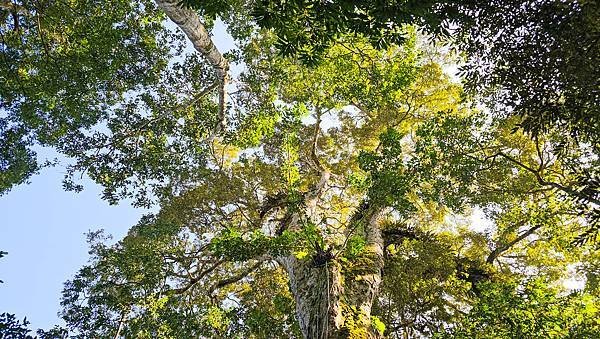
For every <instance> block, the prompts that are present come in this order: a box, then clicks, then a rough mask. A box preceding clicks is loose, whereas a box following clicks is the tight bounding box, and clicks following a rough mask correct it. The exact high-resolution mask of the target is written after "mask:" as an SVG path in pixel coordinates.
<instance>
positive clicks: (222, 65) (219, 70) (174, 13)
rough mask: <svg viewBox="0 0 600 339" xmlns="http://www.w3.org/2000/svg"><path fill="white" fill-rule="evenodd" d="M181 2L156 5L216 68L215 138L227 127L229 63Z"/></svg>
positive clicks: (173, 0) (165, 1)
mask: <svg viewBox="0 0 600 339" xmlns="http://www.w3.org/2000/svg"><path fill="white" fill-rule="evenodd" d="M179 3H180V1H179V0H156V4H157V5H158V7H160V8H161V9H162V10H163V11H164V12H165V14H167V16H168V17H169V19H171V20H172V21H173V22H174V23H175V24H177V26H179V28H181V30H182V31H183V32H184V33H185V35H186V36H187V37H188V39H190V41H191V42H192V44H193V45H194V48H195V49H196V50H197V51H198V52H200V53H201V54H202V55H203V56H204V57H205V58H206V60H207V61H208V62H209V63H210V64H211V65H212V67H213V68H214V70H215V72H216V75H217V81H218V83H219V88H218V92H219V121H218V122H217V125H216V126H215V128H214V131H213V136H214V135H216V134H218V133H220V132H221V131H223V130H224V129H225V127H226V124H227V121H226V115H225V86H227V82H228V72H229V61H227V59H225V58H224V57H223V55H222V54H221V52H219V50H218V49H217V47H216V46H215V44H214V43H213V41H212V39H211V37H210V34H209V32H208V31H207V30H206V27H204V25H203V24H202V22H201V21H200V17H199V16H198V14H197V13H196V12H195V11H194V10H192V9H189V8H184V7H181V6H180V5H179Z"/></svg>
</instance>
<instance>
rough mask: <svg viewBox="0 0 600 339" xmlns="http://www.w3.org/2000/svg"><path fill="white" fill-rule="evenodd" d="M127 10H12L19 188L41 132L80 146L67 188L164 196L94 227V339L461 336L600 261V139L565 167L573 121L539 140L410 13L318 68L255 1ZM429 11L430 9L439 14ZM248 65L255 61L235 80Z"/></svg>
mask: <svg viewBox="0 0 600 339" xmlns="http://www.w3.org/2000/svg"><path fill="white" fill-rule="evenodd" d="M112 2H114V4H113V3H112ZM112 2H111V5H114V6H109V7H106V4H105V3H102V4H99V3H96V2H94V1H81V2H79V1H73V2H68V3H67V2H52V3H40V2H19V3H13V2H11V3H9V4H8V5H10V6H8V7H7V6H4V7H2V8H4V9H5V12H6V13H8V14H10V16H12V17H13V19H14V18H17V19H16V20H17V21H14V20H9V19H6V20H7V21H5V22H4V24H3V25H2V31H1V32H2V34H3V37H4V39H5V40H4V41H3V45H2V46H3V56H5V57H8V56H9V55H10V56H14V60H15V61H14V62H13V63H6V64H5V65H4V66H2V67H3V68H2V72H3V73H2V74H3V77H4V78H5V79H9V80H10V81H7V82H6V84H5V85H4V86H5V87H4V89H3V92H2V93H3V94H2V100H3V105H4V106H3V107H6V108H5V110H6V111H7V114H6V117H3V121H4V123H5V126H6V127H5V128H6V131H7V132H6V133H7V134H6V135H9V134H8V133H9V132H10V133H12V134H11V135H16V136H18V137H16V138H14V137H13V138H12V139H9V138H7V140H16V141H14V142H13V141H11V142H12V143H9V145H13V144H15V145H17V146H18V147H16V146H15V147H16V149H17V150H18V152H8V153H6V154H8V155H6V158H7V160H6V164H9V165H6V166H5V167H2V170H3V173H4V172H6V173H8V174H9V176H8V177H9V178H13V179H11V180H12V181H9V182H8V184H7V185H5V187H7V188H8V187H10V186H11V185H12V184H16V183H18V182H20V181H22V180H24V179H25V178H26V177H27V175H29V174H31V173H32V172H33V171H35V169H36V168H35V166H33V165H32V166H29V167H27V168H28V170H26V171H23V170H20V169H19V168H21V167H19V166H17V167H14V166H13V165H12V164H19V163H22V162H23V161H25V162H26V163H27V161H31V160H32V159H33V154H32V153H31V151H32V150H31V148H30V147H31V145H32V144H35V143H39V144H41V145H50V146H55V147H57V148H58V149H59V150H61V151H62V152H64V153H65V154H67V155H69V156H72V157H73V158H74V163H73V164H72V165H71V167H70V171H69V173H70V175H71V177H70V178H68V180H67V181H66V183H67V188H72V189H78V186H77V183H76V182H75V181H73V175H74V174H75V173H77V172H78V171H79V172H83V173H86V174H88V175H89V176H90V177H91V178H92V179H94V180H96V181H97V182H98V183H100V184H102V185H103V186H104V187H105V196H104V197H105V198H106V199H107V200H109V201H110V202H116V201H118V199H119V198H122V197H131V196H133V197H135V198H136V203H138V204H141V205H147V204H151V203H158V204H159V206H160V211H159V212H157V213H155V214H152V215H147V216H145V217H144V218H142V220H140V222H139V223H138V224H137V225H135V226H134V227H132V228H131V230H130V232H129V234H128V235H127V236H126V237H125V238H124V239H122V240H120V241H119V242H117V243H116V244H114V245H109V244H108V242H107V241H106V240H107V239H106V238H105V237H104V235H103V234H102V233H101V232H95V233H91V234H90V243H91V251H90V254H91V260H90V263H89V264H88V265H86V266H85V267H83V268H82V269H81V270H80V271H79V272H78V274H77V275H76V276H75V277H74V278H73V279H72V280H70V281H68V282H67V283H66V284H65V289H64V293H63V299H62V307H63V309H62V311H61V314H62V317H63V318H64V319H65V321H66V322H67V324H68V327H69V330H70V331H71V332H72V334H73V335H75V336H80V337H143V338H146V337H148V338H155V337H161V338H163V337H165V338H169V337H173V338H181V337H201V336H206V337H283V338H289V337H305V338H348V337H349V338H379V337H383V336H384V335H385V336H390V337H401V336H408V335H412V334H414V333H420V334H422V335H432V334H434V333H446V332H447V330H448V331H449V330H450V329H453V328H457V329H459V328H461V326H462V324H465V321H468V319H471V318H469V316H471V315H470V314H469V313H468V310H469V309H470V308H471V307H473V308H474V309H475V310H476V311H475V312H474V313H473V314H472V317H473V318H472V319H479V318H477V317H479V314H480V313H478V311H477V310H478V309H477V307H479V305H483V306H482V309H484V308H485V307H487V306H490V305H491V306H494V307H495V308H494V309H495V310H498V312H501V311H502V309H503V308H502V307H503V306H502V307H500V306H498V307H496V305H494V304H493V303H492V302H493V300H490V299H489V298H487V299H486V296H487V295H488V294H487V293H488V292H489V290H490V288H489V286H492V285H491V284H502V283H503V282H506V281H515V284H516V285H518V286H526V283H527V281H528V280H530V278H531V277H532V276H533V275H539V276H541V277H542V278H544V279H546V280H547V281H550V282H552V283H554V284H559V283H560V281H561V279H565V278H566V277H567V276H568V275H569V270H568V269H569V268H570V267H573V266H576V265H582V264H588V262H587V259H586V258H589V257H593V256H594V255H596V254H595V253H596V252H595V251H596V250H595V248H594V247H593V246H592V244H582V245H581V246H579V247H577V246H574V245H573V239H574V237H575V236H576V235H577V234H581V233H582V232H584V231H585V230H586V229H587V224H586V222H585V220H583V219H581V218H580V217H579V216H578V215H577V213H573V211H574V209H575V206H576V202H574V201H573V200H570V199H564V197H563V196H562V195H561V194H563V193H564V194H567V195H570V196H573V195H577V194H582V193H581V191H578V190H574V189H573V187H574V184H573V183H576V182H578V180H579V177H577V175H576V174H575V173H573V172H572V171H570V169H571V166H572V165H573V166H574V165H577V166H579V167H578V168H592V169H593V168H594V164H595V163H594V161H596V160H591V163H590V160H589V159H592V158H590V157H589V156H587V155H588V154H593V151H589V152H591V153H589V152H588V153H585V152H586V151H587V150H586V148H582V147H580V145H579V144H573V143H564V146H563V149H564V152H563V153H564V154H563V155H562V156H561V158H556V157H555V156H553V154H554V151H555V148H556V145H559V144H561V142H563V141H564V135H563V133H560V132H561V131H562V130H560V129H558V128H557V129H552V130H548V131H544V133H537V134H535V135H534V137H533V138H532V137H531V135H526V134H524V133H523V132H522V131H520V130H519V131H513V126H514V125H515V123H517V122H518V121H519V119H518V117H515V116H514V115H509V116H500V115H493V114H490V113H489V112H488V111H486V110H480V109H477V108H476V107H475V105H473V104H472V101H470V99H471V98H470V97H468V96H467V95H466V93H465V92H464V91H463V89H462V87H461V86H460V85H459V84H457V83H455V82H453V81H452V80H451V79H450V77H449V76H448V75H446V74H445V73H444V67H445V66H446V65H445V63H446V62H447V59H446V58H447V56H444V55H440V53H439V50H438V49H436V47H435V46H430V45H427V44H426V43H425V42H424V39H423V38H422V36H421V35H420V33H418V30H417V29H416V28H415V27H413V26H402V25H400V24H398V25H397V27H396V28H395V29H398V30H400V31H399V32H398V33H399V35H398V36H401V37H402V39H401V42H402V45H395V44H389V45H388V44H373V39H369V37H368V36H367V37H363V36H356V35H346V34H342V33H343V32H342V31H340V32H339V33H340V34H339V36H337V38H338V39H337V40H336V41H335V43H331V44H323V45H322V46H321V47H319V49H320V50H321V51H320V53H321V54H320V57H319V59H318V60H315V62H314V63H313V64H310V65H309V64H307V63H306V62H305V60H297V59H294V58H288V57H285V56H282V55H278V54H277V53H276V51H277V50H276V46H278V43H277V42H278V41H280V40H278V39H279V38H280V37H278V36H277V35H275V34H274V33H273V32H271V31H268V30H265V29H260V28H258V27H256V26H254V21H253V19H252V18H251V16H250V14H249V12H248V9H247V7H245V6H247V5H248V4H247V3H246V2H244V1H239V2H238V1H216V2H206V3H203V4H201V5H200V6H199V10H198V11H196V10H192V9H190V8H188V7H181V6H179V4H178V3H176V2H175V1H162V0H161V1H158V2H157V6H155V5H154V4H153V3H150V2H148V3H143V5H138V4H132V3H129V2H127V1H122V0H114V1H112ZM329 3H336V2H327V4H329ZM367 3H368V2H365V4H367ZM191 4H192V5H193V3H191ZM259 4H260V3H259ZM265 6H266V5H265ZM423 6H424V7H419V6H417V5H415V6H413V7H414V8H413V7H410V6H409V8H411V10H415V11H417V10H418V9H419V8H425V9H424V10H423V12H422V13H433V14H431V15H432V19H430V20H434V19H433V18H435V15H437V14H436V13H437V12H435V8H436V7H435V6H433V4H429V3H423ZM427 6H429V7H427ZM431 6H433V7H431ZM5 7H6V8H8V9H6V8H5ZM9 7H10V8H9ZM107 8H110V9H107ZM349 8H350V9H352V8H353V7H349ZM159 9H160V10H159ZM307 10H310V11H312V9H311V8H307ZM425 10H426V12H425ZM15 13H16V14H15ZM162 13H164V14H166V16H167V17H168V18H170V19H171V20H172V21H173V22H174V23H175V24H176V25H177V26H178V27H179V28H181V30H182V31H183V32H184V33H185V36H186V37H187V38H188V39H189V40H190V41H191V43H192V45H193V47H194V50H195V51H194V52H190V53H183V52H182V50H183V47H184V42H185V40H184V39H183V37H182V36H181V35H179V34H177V33H175V32H173V31H171V30H170V29H168V28H165V26H163V25H161V22H162V20H163V19H164V16H163V14H162ZM284 13H285V12H284ZM382 13H384V14H386V15H387V13H388V12H385V11H384V12H382ZM411 13H412V12H411ZM82 14H83V15H86V17H85V20H83V19H82V16H81V15H82ZM217 14H218V15H219V16H221V17H222V18H223V19H224V21H225V22H227V23H228V24H229V28H230V30H231V32H232V35H233V36H234V37H236V38H237V40H238V42H239V44H240V45H239V48H238V49H237V50H236V51H234V52H233V53H231V54H230V55H228V56H224V55H222V54H221V53H220V52H219V51H218V50H217V49H216V48H215V46H214V44H213V43H212V41H211V40H210V35H209V33H208V28H209V27H210V23H211V21H212V19H214V16H215V15H217ZM367 14H368V13H367ZM7 18H8V15H7ZM428 20H429V19H428ZM15 22H16V23H15ZM414 22H415V21H414V20H413V17H412V16H410V15H408V19H407V20H405V21H402V23H414ZM258 23H261V21H260V20H259V21H258ZM57 25H61V27H62V30H58V29H56V27H58V26H57ZM264 25H266V24H264ZM290 27H292V28H290V29H294V30H295V29H296V28H297V27H296V26H294V25H291V26H290ZM101 28H102V29H105V31H99V30H100V29H101ZM56 31H58V32H64V34H61V33H55V32H56ZM356 32H359V33H368V32H364V31H356ZM275 33H277V32H275ZM48 41H50V42H48ZM396 42H400V40H398V41H396ZM279 46H281V43H279ZM121 50H122V51H123V53H121V52H120V51H121ZM226 57H227V58H229V61H228V59H227V58H226ZM46 58H47V59H46ZM7 59H8V58H7ZM48 60H53V62H45V61H48ZM230 62H232V63H239V64H243V65H244V71H243V72H242V74H241V75H239V76H238V77H236V78H232V79H230V77H231V74H229V72H228V70H229V63H230ZM4 93H6V94H4ZM17 132H18V133H20V134H15V133H17ZM28 147H29V148H28ZM586 166H587V167H586ZM15 178H16V179H15ZM583 194H586V193H583ZM585 197H588V196H587V195H585ZM474 209H477V210H482V211H485V213H486V214H487V217H488V218H489V220H490V222H491V223H492V225H491V226H490V227H489V229H488V230H487V231H486V232H482V231H477V230H475V229H474V225H473V223H474V222H473V221H471V214H472V212H473V210H474ZM589 264H590V265H592V264H594V263H593V262H592V261H591V260H590V261H589ZM511 286H512V285H511ZM515 288H516V287H515ZM556 289H557V291H556V292H553V293H554V294H553V295H554V296H557V293H560V292H561V289H560V288H559V287H556ZM585 293H586V295H587V297H586V298H588V299H587V300H595V299H593V298H592V297H590V296H593V295H595V293H597V292H596V291H594V290H591V289H590V290H589V291H585ZM518 298H521V299H518ZM524 298H526V296H525V297H523V296H520V295H517V296H516V297H515V299H514V300H512V301H511V302H512V303H513V304H519V303H521V304H522V303H523V302H522V301H523V300H526V299H524ZM590 298H591V299H590ZM590 302H591V303H593V302H594V301H590ZM480 303H481V304H480ZM486 305H487V306H486ZM486 316H487V315H486ZM578 316H579V315H578ZM580 316H581V317H584V318H585V321H584V322H585V323H587V322H588V318H592V317H594V316H595V313H594V312H588V313H582V314H581V315H580ZM481 318H482V319H483V320H481V322H480V323H482V324H486V321H487V319H489V318H485V317H481ZM590 331H597V328H594V327H590Z"/></svg>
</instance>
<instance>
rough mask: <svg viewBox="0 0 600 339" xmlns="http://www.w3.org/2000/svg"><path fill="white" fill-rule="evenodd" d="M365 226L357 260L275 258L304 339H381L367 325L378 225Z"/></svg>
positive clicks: (379, 250) (374, 290) (377, 261)
mask: <svg viewBox="0 0 600 339" xmlns="http://www.w3.org/2000/svg"><path fill="white" fill-rule="evenodd" d="M380 215H381V212H376V213H373V214H372V215H371V218H370V220H369V222H368V224H367V225H366V227H365V228H366V240H367V245H366V247H365V250H364V253H363V255H362V256H360V258H358V259H356V260H354V261H353V262H347V263H342V262H341V261H340V260H338V259H336V258H333V259H332V260H330V261H325V262H324V263H320V262H317V260H314V258H313V259H310V258H305V259H297V258H296V257H294V256H289V257H285V258H280V260H279V262H280V263H281V264H282V265H283V266H284V267H285V269H286V271H287V272H288V277H289V281H290V289H291V292H292V294H293V295H294V297H295V300H296V316H297V319H298V323H299V325H300V329H301V331H302V334H303V335H304V337H305V338H307V339H325V338H332V339H337V338H352V339H355V338H368V339H371V338H381V337H382V333H380V332H379V331H378V330H377V329H376V328H375V327H374V326H373V324H372V319H371V307H372V304H373V301H374V300H375V298H376V297H377V295H378V292H379V285H380V283H381V272H382V268H383V239H382V236H381V230H380V228H379V223H378V219H379V216H380Z"/></svg>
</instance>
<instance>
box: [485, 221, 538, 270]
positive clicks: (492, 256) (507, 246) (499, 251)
mask: <svg viewBox="0 0 600 339" xmlns="http://www.w3.org/2000/svg"><path fill="white" fill-rule="evenodd" d="M540 227H542V224H538V225H535V226H533V227H531V228H530V229H528V230H527V231H525V232H523V233H522V234H521V235H519V236H518V237H516V238H515V239H514V240H513V241H511V242H509V243H507V244H504V245H500V246H498V247H496V248H495V249H494V250H493V251H492V252H491V253H490V255H489V256H488V257H487V259H486V262H487V263H488V264H492V263H493V262H494V261H495V260H496V258H498V257H499V256H500V255H501V254H502V253H504V252H506V251H508V250H509V249H510V248H511V247H513V246H514V245H516V244H517V243H518V242H520V241H521V240H523V239H525V238H527V237H528V236H530V235H532V234H533V233H534V232H535V231H537V230H538V229H539V228H540Z"/></svg>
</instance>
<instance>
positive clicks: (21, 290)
mask: <svg viewBox="0 0 600 339" xmlns="http://www.w3.org/2000/svg"><path fill="white" fill-rule="evenodd" d="M169 26H171V27H172V25H170V24H169ZM214 35H215V38H214V42H215V44H216V45H217V47H218V48H219V50H220V51H222V52H226V51H228V50H230V49H232V48H233V47H234V43H233V40H232V38H231V37H230V36H229V35H228V34H227V33H226V32H225V28H224V26H223V24H221V23H220V22H217V23H216V24H215V29H214ZM240 70H241V69H240V68H239V66H238V67H235V68H234V69H233V70H232V72H233V73H237V72H239V71H240ZM39 155H40V156H41V158H42V159H44V158H54V157H55V156H56V154H54V153H53V152H52V151H50V150H43V151H42V152H40V154H39ZM64 172H65V169H64V167H61V166H57V167H53V168H46V169H44V170H42V171H41V173H40V174H39V175H36V176H34V177H32V178H31V180H30V184H28V185H25V184H23V185H20V186H17V187H15V188H14V189H13V190H11V191H10V192H8V194H5V195H3V196H0V250H2V251H5V252H8V255H7V256H5V257H3V258H2V259H0V280H3V281H4V283H3V284H0V313H2V312H9V313H14V314H16V316H17V317H18V318H19V319H22V318H23V317H27V320H28V321H30V322H31V325H30V328H32V329H37V328H43V329H49V328H50V327H52V326H53V325H55V324H61V325H62V324H64V323H63V322H62V320H61V319H60V318H59V317H58V316H57V312H58V311H59V309H60V307H59V303H60V293H61V291H62V287H63V283H64V282H65V281H66V280H68V279H70V278H71V277H73V275H74V274H75V273H76V272H77V270H78V269H79V268H80V267H81V266H82V265H84V264H85V263H86V262H87V259H88V253H87V251H88V247H87V243H86V236H85V233H87V232H88V231H90V230H98V229H104V230H106V232H107V233H109V234H112V235H113V237H114V238H113V240H115V241H116V240H118V239H120V238H121V237H123V235H125V234H126V233H127V230H128V229H129V228H130V227H131V226H133V225H134V224H135V223H136V222H137V221H138V219H139V218H140V217H141V216H142V215H143V214H146V213H148V210H142V209H135V208H133V207H132V206H131V204H130V202H128V201H122V202H121V203H120V204H119V205H117V206H110V205H109V204H108V203H107V202H106V201H103V200H102V199H101V198H100V196H101V187H99V186H98V185H96V184H94V183H93V182H91V181H90V180H83V182H82V183H83V184H84V188H85V189H84V191H83V192H81V193H74V192H65V191H64V190H63V189H62V179H63V177H64Z"/></svg>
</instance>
